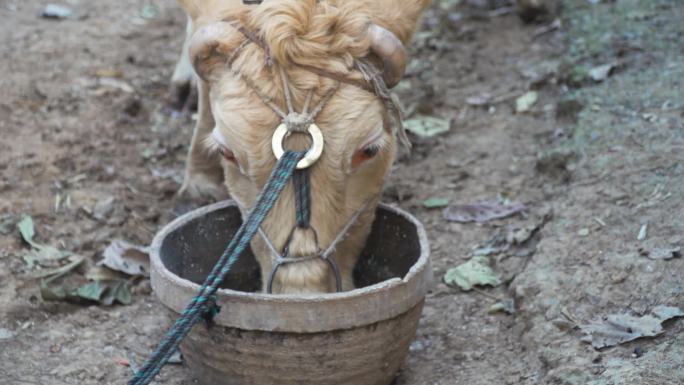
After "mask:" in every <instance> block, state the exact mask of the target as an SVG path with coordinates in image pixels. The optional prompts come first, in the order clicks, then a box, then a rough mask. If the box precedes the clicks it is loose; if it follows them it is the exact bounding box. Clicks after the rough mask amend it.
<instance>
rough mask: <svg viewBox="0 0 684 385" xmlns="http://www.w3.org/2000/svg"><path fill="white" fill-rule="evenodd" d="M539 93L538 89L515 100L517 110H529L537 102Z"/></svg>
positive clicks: (519, 111) (518, 111)
mask: <svg viewBox="0 0 684 385" xmlns="http://www.w3.org/2000/svg"><path fill="white" fill-rule="evenodd" d="M538 98H539V94H537V92H536V91H529V92H526V93H525V94H524V95H522V96H521V97H519V98H518V99H516V100H515V112H517V113H521V112H527V111H529V110H530V108H532V106H534V104H535V103H537V99H538Z"/></svg>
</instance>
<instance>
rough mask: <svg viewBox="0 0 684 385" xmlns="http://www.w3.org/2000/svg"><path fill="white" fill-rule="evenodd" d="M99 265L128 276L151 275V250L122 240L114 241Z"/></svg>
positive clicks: (103, 254)
mask: <svg viewBox="0 0 684 385" xmlns="http://www.w3.org/2000/svg"><path fill="white" fill-rule="evenodd" d="M102 256H103V257H104V259H103V260H102V261H101V262H100V263H99V264H101V265H105V266H107V267H108V268H110V269H112V270H116V271H120V272H122V273H126V274H128V275H144V276H149V275H150V258H149V249H148V248H147V247H143V246H136V245H133V244H130V243H128V242H126V241H122V240H114V241H112V243H111V244H109V246H108V247H107V249H105V251H104V253H102Z"/></svg>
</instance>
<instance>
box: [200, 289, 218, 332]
mask: <svg viewBox="0 0 684 385" xmlns="http://www.w3.org/2000/svg"><path fill="white" fill-rule="evenodd" d="M216 301H217V298H216V295H211V296H209V298H207V302H206V305H205V306H206V307H205V310H204V313H203V314H202V318H204V321H205V322H206V323H207V327H209V328H210V327H212V326H214V318H215V317H216V316H217V315H218V313H220V312H221V306H219V305H217V304H216Z"/></svg>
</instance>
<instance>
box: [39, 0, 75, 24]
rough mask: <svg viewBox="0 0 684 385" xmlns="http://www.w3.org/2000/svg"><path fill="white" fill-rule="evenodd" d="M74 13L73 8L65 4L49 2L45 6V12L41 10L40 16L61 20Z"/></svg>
mask: <svg viewBox="0 0 684 385" xmlns="http://www.w3.org/2000/svg"><path fill="white" fill-rule="evenodd" d="M73 14H74V13H73V12H72V11H71V9H69V8H67V7H65V6H63V5H57V4H48V5H46V6H45V8H43V12H41V14H40V16H41V17H42V18H44V19H54V20H61V19H68V18H70V17H71V16H73Z"/></svg>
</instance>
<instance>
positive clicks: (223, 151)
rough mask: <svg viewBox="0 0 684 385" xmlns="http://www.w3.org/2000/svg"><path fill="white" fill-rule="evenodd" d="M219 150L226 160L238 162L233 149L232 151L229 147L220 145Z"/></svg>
mask: <svg viewBox="0 0 684 385" xmlns="http://www.w3.org/2000/svg"><path fill="white" fill-rule="evenodd" d="M218 152H219V153H220V154H221V156H222V157H223V158H224V159H225V160H227V161H229V162H234V163H237V159H235V153H233V151H231V150H230V149H229V148H228V147H225V146H221V145H219V148H218Z"/></svg>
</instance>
